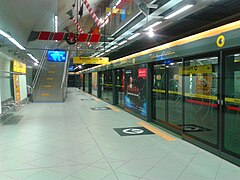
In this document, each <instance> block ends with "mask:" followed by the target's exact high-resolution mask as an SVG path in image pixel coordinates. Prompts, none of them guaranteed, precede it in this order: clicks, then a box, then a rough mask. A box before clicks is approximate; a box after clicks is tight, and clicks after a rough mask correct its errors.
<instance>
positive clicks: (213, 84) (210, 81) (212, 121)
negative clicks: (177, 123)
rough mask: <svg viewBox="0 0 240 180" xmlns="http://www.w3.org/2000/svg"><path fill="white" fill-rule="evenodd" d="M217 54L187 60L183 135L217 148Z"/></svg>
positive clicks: (184, 79) (184, 69) (184, 71)
mask: <svg viewBox="0 0 240 180" xmlns="http://www.w3.org/2000/svg"><path fill="white" fill-rule="evenodd" d="M219 69H220V68H219V57H218V54H211V55H206V56H199V57H192V58H186V59H184V68H183V71H182V74H183V82H184V83H183V84H184V87H183V89H184V91H183V95H184V108H183V110H184V111H183V112H184V119H183V136H184V138H187V139H188V140H190V141H196V142H200V143H203V144H207V145H209V147H213V149H217V148H218V147H219V118H220V117H219V116H220V113H219V107H220V105H219V102H220V101H219V92H220V89H219V83H220V82H219V79H220V78H219Z"/></svg>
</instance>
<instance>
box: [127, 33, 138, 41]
mask: <svg viewBox="0 0 240 180" xmlns="http://www.w3.org/2000/svg"><path fill="white" fill-rule="evenodd" d="M139 35H140V33H135V34H134V35H132V36H130V37H129V38H128V40H132V39H134V38H135V37H137V36H139Z"/></svg>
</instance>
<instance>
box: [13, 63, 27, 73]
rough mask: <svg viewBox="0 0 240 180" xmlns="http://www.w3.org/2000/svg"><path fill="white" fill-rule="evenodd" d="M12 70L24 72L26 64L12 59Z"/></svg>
mask: <svg viewBox="0 0 240 180" xmlns="http://www.w3.org/2000/svg"><path fill="white" fill-rule="evenodd" d="M13 72H18V73H24V74H26V64H23V63H21V62H19V61H16V60H13Z"/></svg>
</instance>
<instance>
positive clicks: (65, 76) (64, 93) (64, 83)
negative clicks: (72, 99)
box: [61, 48, 70, 101]
mask: <svg viewBox="0 0 240 180" xmlns="http://www.w3.org/2000/svg"><path fill="white" fill-rule="evenodd" d="M69 50H70V49H69V48H68V51H67V55H66V61H65V64H64V70H63V77H62V83H61V90H62V99H63V101H65V99H66V98H67V79H68V66H69V63H70V60H69Z"/></svg>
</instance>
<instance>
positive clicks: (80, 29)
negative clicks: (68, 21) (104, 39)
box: [73, 18, 91, 47]
mask: <svg viewBox="0 0 240 180" xmlns="http://www.w3.org/2000/svg"><path fill="white" fill-rule="evenodd" d="M73 23H74V24H75V25H76V26H77V29H78V30H79V32H80V34H84V31H83V30H82V28H81V26H80V24H79V23H78V22H77V19H76V18H73ZM87 45H88V47H91V43H90V42H87Z"/></svg>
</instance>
